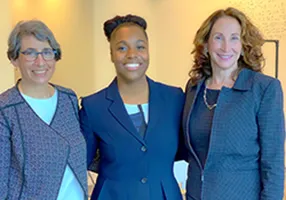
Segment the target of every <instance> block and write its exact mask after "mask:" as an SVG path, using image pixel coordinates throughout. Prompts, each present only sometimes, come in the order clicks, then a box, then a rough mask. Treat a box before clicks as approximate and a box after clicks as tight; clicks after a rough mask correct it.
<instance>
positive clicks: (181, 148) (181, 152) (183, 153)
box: [175, 89, 188, 161]
mask: <svg viewBox="0 0 286 200" xmlns="http://www.w3.org/2000/svg"><path fill="white" fill-rule="evenodd" d="M184 103H185V94H184V92H183V90H182V89H180V90H179V102H177V104H178V107H179V108H178V109H179V110H180V130H179V145H178V151H177V154H176V158H175V160H176V161H179V160H185V161H187V159H188V156H187V152H188V150H187V148H186V145H185V138H184V133H183V125H182V117H183V108H184Z"/></svg>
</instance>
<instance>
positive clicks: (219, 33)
mask: <svg viewBox="0 0 286 200" xmlns="http://www.w3.org/2000/svg"><path fill="white" fill-rule="evenodd" d="M216 34H218V35H223V33H221V32H214V33H213V35H216ZM231 35H239V36H240V35H241V34H240V33H232V34H231Z"/></svg>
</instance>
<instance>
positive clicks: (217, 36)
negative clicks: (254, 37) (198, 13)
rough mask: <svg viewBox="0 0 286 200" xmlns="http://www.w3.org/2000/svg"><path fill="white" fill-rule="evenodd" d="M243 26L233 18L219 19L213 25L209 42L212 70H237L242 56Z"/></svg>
mask: <svg viewBox="0 0 286 200" xmlns="http://www.w3.org/2000/svg"><path fill="white" fill-rule="evenodd" d="M240 36H241V26H240V24H239V22H238V21H237V20H236V19H235V18H232V17H228V16H224V17H221V18H219V19H218V20H217V21H216V22H215V23H214V25H213V28H212V30H211V32H210V36H209V39H208V42H207V48H208V52H209V55H210V59H211V66H212V68H219V69H220V70H231V71H232V70H236V69H237V67H238V59H239V57H240V55H241V50H242V43H241V37H240Z"/></svg>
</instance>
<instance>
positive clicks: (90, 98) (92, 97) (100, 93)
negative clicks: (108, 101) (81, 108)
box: [81, 88, 107, 104]
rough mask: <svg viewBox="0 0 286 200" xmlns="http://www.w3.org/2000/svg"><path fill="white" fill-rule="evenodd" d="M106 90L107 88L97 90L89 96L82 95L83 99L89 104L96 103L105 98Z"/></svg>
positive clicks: (83, 101)
mask: <svg viewBox="0 0 286 200" xmlns="http://www.w3.org/2000/svg"><path fill="white" fill-rule="evenodd" d="M106 90H107V88H104V89H102V90H100V91H98V92H95V93H93V94H90V95H88V96H84V97H81V101H82V103H85V104H89V103H93V104H94V103H95V102H99V101H102V99H103V98H105V96H106Z"/></svg>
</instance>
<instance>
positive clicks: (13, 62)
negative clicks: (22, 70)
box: [11, 59, 19, 68]
mask: <svg viewBox="0 0 286 200" xmlns="http://www.w3.org/2000/svg"><path fill="white" fill-rule="evenodd" d="M11 63H12V65H13V66H14V67H15V68H18V67H19V61H18V59H16V60H11Z"/></svg>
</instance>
